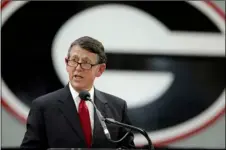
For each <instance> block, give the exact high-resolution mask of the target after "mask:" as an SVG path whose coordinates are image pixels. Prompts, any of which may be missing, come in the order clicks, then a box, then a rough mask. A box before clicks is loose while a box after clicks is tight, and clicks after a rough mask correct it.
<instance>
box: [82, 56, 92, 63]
mask: <svg viewBox="0 0 226 150" xmlns="http://www.w3.org/2000/svg"><path fill="white" fill-rule="evenodd" d="M82 60H85V61H90V62H91V60H90V59H89V58H88V57H83V58H82Z"/></svg>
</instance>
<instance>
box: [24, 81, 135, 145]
mask: <svg viewBox="0 0 226 150" xmlns="http://www.w3.org/2000/svg"><path fill="white" fill-rule="evenodd" d="M94 103H95V104H96V106H97V108H98V109H99V110H100V112H101V113H102V115H103V116H105V117H108V118H114V119H115V120H117V121H120V122H123V123H127V124H130V121H129V119H128V116H127V113H126V111H127V105H126V102H125V101H124V100H122V99H120V98H118V97H115V96H113V95H110V94H107V93H103V92H101V91H99V90H97V89H95V90H94ZM107 127H108V130H109V132H110V134H111V137H112V139H114V140H118V139H119V138H121V137H122V136H124V134H125V133H126V130H125V129H123V128H120V127H118V126H116V125H113V124H107ZM131 141H132V142H131ZM129 144H132V145H134V143H133V134H129V136H128V137H127V138H126V139H125V140H123V142H121V143H120V144H116V143H111V142H109V141H108V140H107V138H106V137H105V135H104V132H103V130H102V128H101V126H100V123H99V120H98V119H97V116H96V112H95V111H94V131H93V144H92V148H118V147H122V146H126V147H129ZM86 147H87V146H86V143H85V139H84V135H83V133H82V129H81V125H80V121H79V116H78V113H77V109H76V106H75V104H74V101H73V99H72V95H71V93H70V90H69V86H68V85H67V86H65V87H64V88H62V89H60V90H57V91H55V92H52V93H49V94H46V95H44V96H41V97H38V98H37V99H35V100H34V101H33V102H32V106H31V109H30V112H29V115H28V119H27V131H26V133H25V135H24V139H23V141H22V144H21V148H42V149H46V148H86Z"/></svg>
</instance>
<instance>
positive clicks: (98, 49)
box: [68, 36, 107, 64]
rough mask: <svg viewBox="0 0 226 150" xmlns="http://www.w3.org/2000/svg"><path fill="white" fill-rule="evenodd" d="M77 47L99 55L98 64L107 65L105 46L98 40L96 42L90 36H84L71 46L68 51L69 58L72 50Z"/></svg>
mask: <svg viewBox="0 0 226 150" xmlns="http://www.w3.org/2000/svg"><path fill="white" fill-rule="evenodd" d="M75 45H78V46H80V47H81V48H83V49H86V50H87V51H90V52H92V53H95V54H97V55H98V61H97V63H99V64H101V63H107V56H106V54H105V52H104V46H103V44H102V43H101V42H99V41H98V40H96V39H94V38H92V37H89V36H83V37H80V38H78V39H76V40H75V41H74V42H73V43H72V44H71V46H70V48H69V50H68V58H69V57H70V51H71V48H72V47H73V46H75Z"/></svg>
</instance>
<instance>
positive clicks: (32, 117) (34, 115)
mask: <svg viewBox="0 0 226 150" xmlns="http://www.w3.org/2000/svg"><path fill="white" fill-rule="evenodd" d="M20 148H21V149H30V148H35V149H47V139H46V136H45V123H44V117H43V111H42V109H41V106H40V102H38V101H37V100H34V101H33V102H32V106H31V109H30V111H29V114H28V118H27V124H26V132H25V135H24V138H23V140H22V143H21V146H20Z"/></svg>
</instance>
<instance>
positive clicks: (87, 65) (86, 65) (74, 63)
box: [66, 59, 98, 70]
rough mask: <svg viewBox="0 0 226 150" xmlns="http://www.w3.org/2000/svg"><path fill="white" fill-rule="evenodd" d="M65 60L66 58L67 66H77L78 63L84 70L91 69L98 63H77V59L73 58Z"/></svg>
mask: <svg viewBox="0 0 226 150" xmlns="http://www.w3.org/2000/svg"><path fill="white" fill-rule="evenodd" d="M66 60H67V64H68V66H71V67H77V66H78V65H80V67H81V68H82V69H85V70H88V69H91V68H92V67H93V66H96V65H98V63H97V64H90V63H79V62H77V61H75V60H73V59H72V60H69V59H66Z"/></svg>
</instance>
